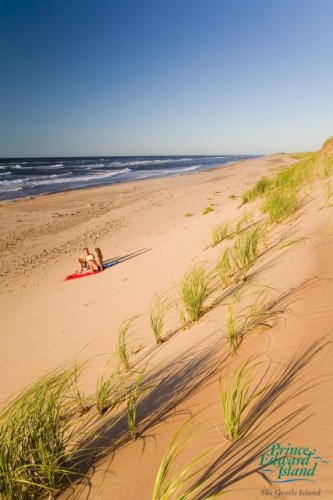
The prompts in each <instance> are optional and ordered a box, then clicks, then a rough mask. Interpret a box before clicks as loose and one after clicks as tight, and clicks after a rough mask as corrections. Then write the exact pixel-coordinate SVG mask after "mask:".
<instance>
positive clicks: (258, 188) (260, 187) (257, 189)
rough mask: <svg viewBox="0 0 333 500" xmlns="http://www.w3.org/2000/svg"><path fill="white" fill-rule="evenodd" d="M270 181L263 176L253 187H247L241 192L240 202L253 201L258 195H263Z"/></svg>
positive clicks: (269, 185)
mask: <svg viewBox="0 0 333 500" xmlns="http://www.w3.org/2000/svg"><path fill="white" fill-rule="evenodd" d="M271 184H272V181H270V180H269V179H266V177H263V178H262V179H260V180H259V181H258V182H257V183H256V184H255V186H254V187H253V188H251V189H248V190H247V191H245V193H243V194H242V204H243V205H244V204H245V203H248V202H249V201H253V200H255V199H256V198H258V197H261V196H263V195H264V194H265V193H266V191H267V190H268V189H269V188H270V187H271Z"/></svg>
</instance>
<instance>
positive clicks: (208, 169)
mask: <svg viewBox="0 0 333 500" xmlns="http://www.w3.org/2000/svg"><path fill="white" fill-rule="evenodd" d="M280 154H284V153H278V155H280ZM270 156H277V155H276V154H272V155H263V156H255V155H253V158H246V159H244V160H236V161H230V162H227V163H225V164H223V165H219V164H218V165H216V166H215V167H207V168H203V169H202V170H198V171H194V172H184V173H177V174H172V173H170V174H166V175H161V176H158V177H148V178H146V179H129V180H122V181H115V182H112V183H110V184H100V185H97V186H81V187H74V188H72V189H70V188H69V189H63V190H60V191H55V192H53V193H51V192H49V193H41V194H37V195H30V196H22V197H20V198H13V199H10V200H0V208H1V206H2V205H3V204H10V203H17V202H19V201H28V200H34V199H36V198H41V197H45V196H52V195H57V194H63V193H72V192H75V191H85V190H87V191H88V190H94V189H98V188H111V187H112V186H116V185H119V184H129V183H137V182H146V181H154V180H155V181H158V180H162V179H167V178H170V177H182V176H184V175H194V174H201V173H204V172H212V171H215V170H220V169H223V168H227V167H229V166H232V165H235V164H241V163H243V162H246V161H248V160H252V159H260V158H269V157H270ZM96 158H98V157H96ZM0 161H1V159H0Z"/></svg>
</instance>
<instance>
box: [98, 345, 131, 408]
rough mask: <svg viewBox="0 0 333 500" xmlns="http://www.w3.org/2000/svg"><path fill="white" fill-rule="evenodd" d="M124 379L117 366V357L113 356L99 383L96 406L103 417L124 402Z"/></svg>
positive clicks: (106, 365) (107, 363)
mask: <svg viewBox="0 0 333 500" xmlns="http://www.w3.org/2000/svg"><path fill="white" fill-rule="evenodd" d="M123 378H124V377H122V374H121V370H120V368H119V366H118V365H115V355H112V356H111V357H110V359H109V360H108V361H107V362H106V364H105V366H104V368H103V369H102V371H101V374H100V376H99V378H98V381H97V389H96V406H97V410H98V411H99V413H100V414H101V415H103V414H104V413H106V412H107V411H108V410H112V409H114V408H116V407H117V406H118V405H119V404H120V403H122V402H123V401H124V399H125V395H124V389H123Z"/></svg>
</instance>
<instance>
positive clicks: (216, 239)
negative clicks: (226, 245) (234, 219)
mask: <svg viewBox="0 0 333 500" xmlns="http://www.w3.org/2000/svg"><path fill="white" fill-rule="evenodd" d="M232 233H233V228H232V226H231V224H229V223H228V222H223V223H222V224H218V225H217V226H215V227H214V229H213V231H212V241H213V246H216V245H218V243H221V242H222V241H223V240H225V239H227V238H229V237H230V236H231V235H232Z"/></svg>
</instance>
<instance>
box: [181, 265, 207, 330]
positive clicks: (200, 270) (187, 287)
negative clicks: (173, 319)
mask: <svg viewBox="0 0 333 500" xmlns="http://www.w3.org/2000/svg"><path fill="white" fill-rule="evenodd" d="M213 279H214V277H213V273H212V272H210V271H207V269H206V268H205V267H204V266H203V265H196V266H194V267H192V269H190V270H189V271H188V272H187V273H186V274H185V276H184V277H183V279H182V281H181V285H180V302H181V310H182V311H185V312H186V314H187V315H188V317H189V319H190V320H191V321H197V320H198V319H199V318H200V316H202V314H203V313H204V311H205V305H206V302H207V299H208V298H209V297H210V295H211V294H212V292H213V291H214V286H213ZM183 314H184V312H183Z"/></svg>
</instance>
